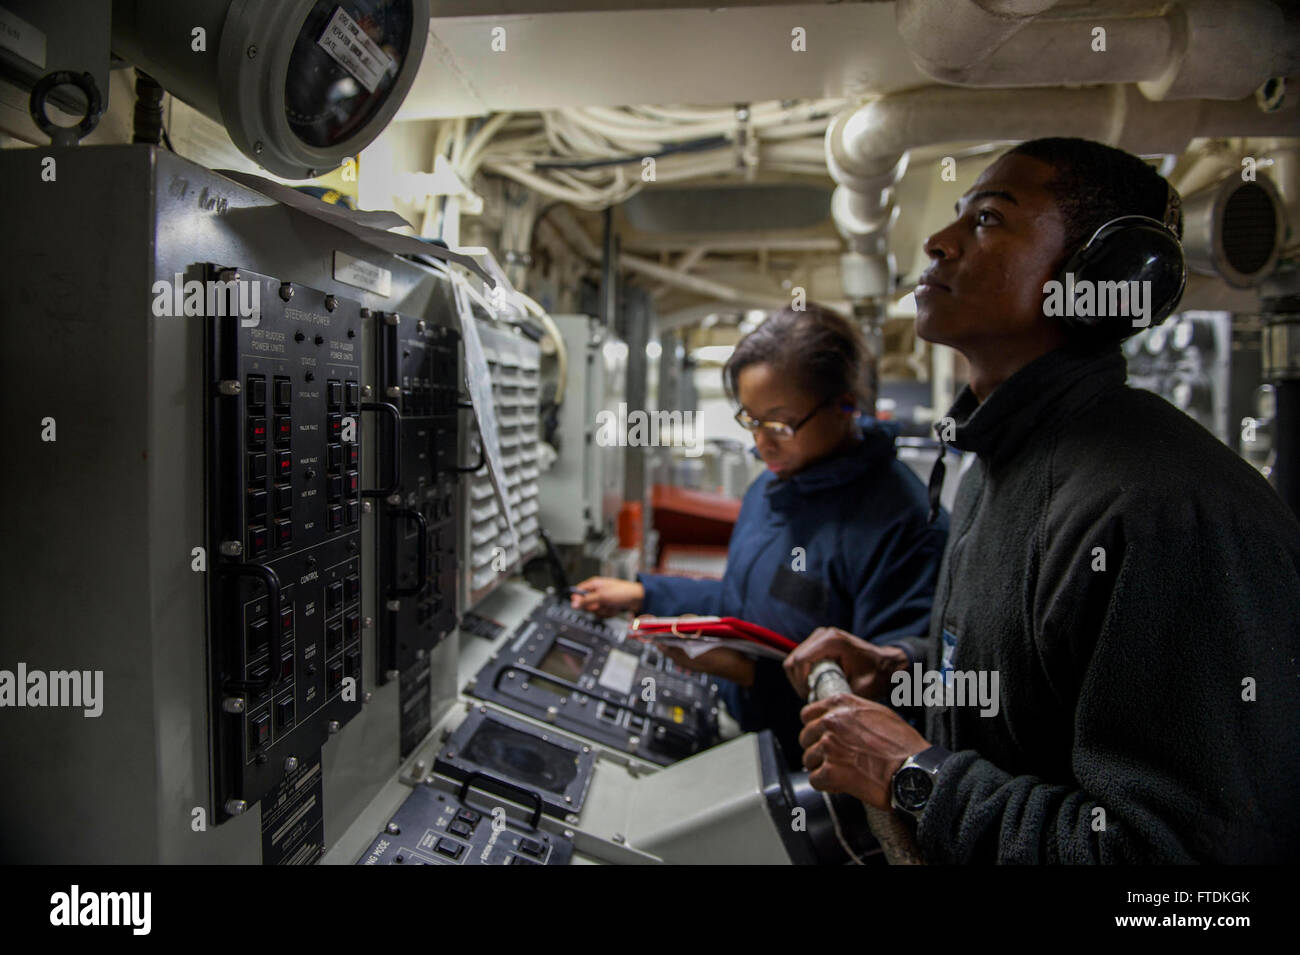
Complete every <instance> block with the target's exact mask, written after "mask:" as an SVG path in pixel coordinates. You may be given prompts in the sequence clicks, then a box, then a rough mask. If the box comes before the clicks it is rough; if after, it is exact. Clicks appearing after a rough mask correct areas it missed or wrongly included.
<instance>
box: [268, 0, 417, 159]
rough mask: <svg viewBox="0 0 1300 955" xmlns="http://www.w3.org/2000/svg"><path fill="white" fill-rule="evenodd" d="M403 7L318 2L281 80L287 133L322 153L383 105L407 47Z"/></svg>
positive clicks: (385, 2)
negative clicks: (282, 80) (287, 122)
mask: <svg viewBox="0 0 1300 955" xmlns="http://www.w3.org/2000/svg"><path fill="white" fill-rule="evenodd" d="M411 29H412V22H411V3H410V0H352V2H351V3H348V4H346V5H342V4H339V3H336V2H334V0H319V2H317V3H316V5H315V6H314V7H312V9H311V12H309V13H308V14H307V18H306V19H305V20H304V21H303V25H302V29H301V30H299V32H298V38H297V39H296V40H295V41H294V45H293V52H292V53H291V54H290V56H289V68H288V70H287V71H286V73H285V77H284V111H285V117H286V118H287V119H288V121H289V128H290V129H292V130H293V131H294V133H295V134H296V135H297V136H298V138H299V139H301V140H302V141H303V142H304V143H306V144H307V145H308V146H315V147H318V148H328V147H331V146H335V145H337V144H338V143H341V142H343V141H344V140H346V139H348V138H349V137H350V136H352V135H353V134H354V133H356V132H357V131H358V130H359V129H361V128H362V127H363V126H365V125H366V123H368V122H369V121H370V120H371V119H372V118H373V117H374V116H375V114H376V113H378V112H379V109H380V107H381V106H383V104H384V102H385V101H386V100H387V99H388V96H389V94H390V93H391V92H392V90H393V86H394V84H396V82H397V78H398V76H399V75H400V74H401V72H402V65H403V63H404V62H405V59H406V55H407V52H408V50H409V49H410V46H411Z"/></svg>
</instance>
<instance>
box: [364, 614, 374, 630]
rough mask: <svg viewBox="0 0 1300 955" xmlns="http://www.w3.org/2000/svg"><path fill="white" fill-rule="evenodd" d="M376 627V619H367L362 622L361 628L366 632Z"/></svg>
mask: <svg viewBox="0 0 1300 955" xmlns="http://www.w3.org/2000/svg"><path fill="white" fill-rule="evenodd" d="M374 625H375V618H374V617H366V618H365V619H364V620H362V621H361V626H362V628H363V629H365V630H369V629H370V628H371V627H373V626H374Z"/></svg>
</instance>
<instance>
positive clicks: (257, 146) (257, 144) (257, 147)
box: [253, 139, 264, 156]
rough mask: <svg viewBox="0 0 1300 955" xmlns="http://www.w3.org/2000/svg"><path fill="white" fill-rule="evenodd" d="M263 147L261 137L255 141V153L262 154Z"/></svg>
mask: <svg viewBox="0 0 1300 955" xmlns="http://www.w3.org/2000/svg"><path fill="white" fill-rule="evenodd" d="M263 148H264V147H263V146H262V141H261V140H260V139H259V140H258V141H257V142H255V143H253V154H254V155H256V156H260V155H262V149H263Z"/></svg>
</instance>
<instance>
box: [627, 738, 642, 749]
mask: <svg viewBox="0 0 1300 955" xmlns="http://www.w3.org/2000/svg"><path fill="white" fill-rule="evenodd" d="M640 745H641V737H640V736H629V737H628V738H627V748H628V749H631V750H635V749H636V748H637V747H638V746H640Z"/></svg>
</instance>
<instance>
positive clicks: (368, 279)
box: [334, 249, 393, 297]
mask: <svg viewBox="0 0 1300 955" xmlns="http://www.w3.org/2000/svg"><path fill="white" fill-rule="evenodd" d="M334 281H336V282H342V283H344V284H345V285H352V286H355V287H356V288H363V289H365V290H366V291H367V292H374V293H375V294H376V295H383V296H385V297H387V296H389V295H392V294H393V273H392V272H390V271H389V270H388V269H385V268H382V267H380V266H378V265H375V264H373V263H371V262H367V261H366V260H365V259H358V258H357V257H356V256H354V255H348V254H347V253H346V252H341V251H339V250H338V249H335V250H334Z"/></svg>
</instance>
